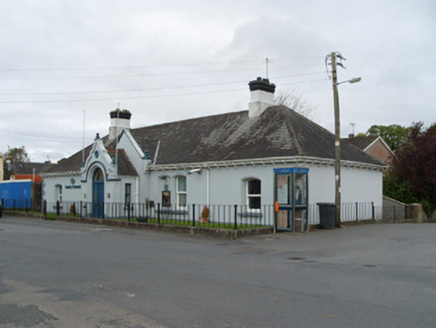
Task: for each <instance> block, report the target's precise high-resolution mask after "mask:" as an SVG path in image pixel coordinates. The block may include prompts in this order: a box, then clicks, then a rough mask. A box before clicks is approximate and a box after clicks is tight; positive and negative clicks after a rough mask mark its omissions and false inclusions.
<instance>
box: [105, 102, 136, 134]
mask: <svg viewBox="0 0 436 328" xmlns="http://www.w3.org/2000/svg"><path fill="white" fill-rule="evenodd" d="M110 116H111V126H110V128H109V140H114V139H115V138H116V137H118V136H119V135H120V134H121V132H122V131H123V130H130V117H131V116H132V113H130V112H129V111H128V110H127V109H123V110H121V109H119V108H117V109H115V110H113V111H112V112H110Z"/></svg>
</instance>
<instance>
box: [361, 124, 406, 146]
mask: <svg viewBox="0 0 436 328" xmlns="http://www.w3.org/2000/svg"><path fill="white" fill-rule="evenodd" d="M409 132H410V128H406V127H403V126H401V125H398V124H392V125H388V126H384V125H373V126H371V127H370V128H369V129H368V131H367V132H366V135H367V136H380V137H382V138H383V140H384V141H385V142H386V143H387V145H388V146H389V148H391V150H392V151H396V150H397V149H398V148H399V147H400V146H401V144H402V143H404V142H405V141H406V140H407V137H408V135H409Z"/></svg>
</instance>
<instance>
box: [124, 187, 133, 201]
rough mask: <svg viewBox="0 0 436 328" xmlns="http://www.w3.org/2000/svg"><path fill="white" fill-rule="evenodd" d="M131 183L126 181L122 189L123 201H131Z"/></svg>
mask: <svg viewBox="0 0 436 328" xmlns="http://www.w3.org/2000/svg"><path fill="white" fill-rule="evenodd" d="M131 193H132V184H130V183H126V184H125V189H124V203H126V204H130V203H131Z"/></svg>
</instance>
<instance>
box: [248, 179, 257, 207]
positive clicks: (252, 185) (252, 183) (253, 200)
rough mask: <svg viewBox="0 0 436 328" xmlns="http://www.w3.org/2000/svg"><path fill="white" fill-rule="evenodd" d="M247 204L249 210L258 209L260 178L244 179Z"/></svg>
mask: <svg viewBox="0 0 436 328" xmlns="http://www.w3.org/2000/svg"><path fill="white" fill-rule="evenodd" d="M246 188H247V189H246V190H247V205H248V208H249V209H250V210H260V205H261V201H260V200H261V194H260V193H261V188H260V180H258V179H250V180H247V181H246Z"/></svg>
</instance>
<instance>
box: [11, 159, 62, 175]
mask: <svg viewBox="0 0 436 328" xmlns="http://www.w3.org/2000/svg"><path fill="white" fill-rule="evenodd" d="M54 165H55V164H51V163H50V162H46V163H34V162H16V163H12V165H11V170H12V172H13V173H14V174H33V173H35V174H40V173H43V172H45V171H47V170H48V169H50V168H51V167H52V166H54ZM33 170H35V172H33Z"/></svg>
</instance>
